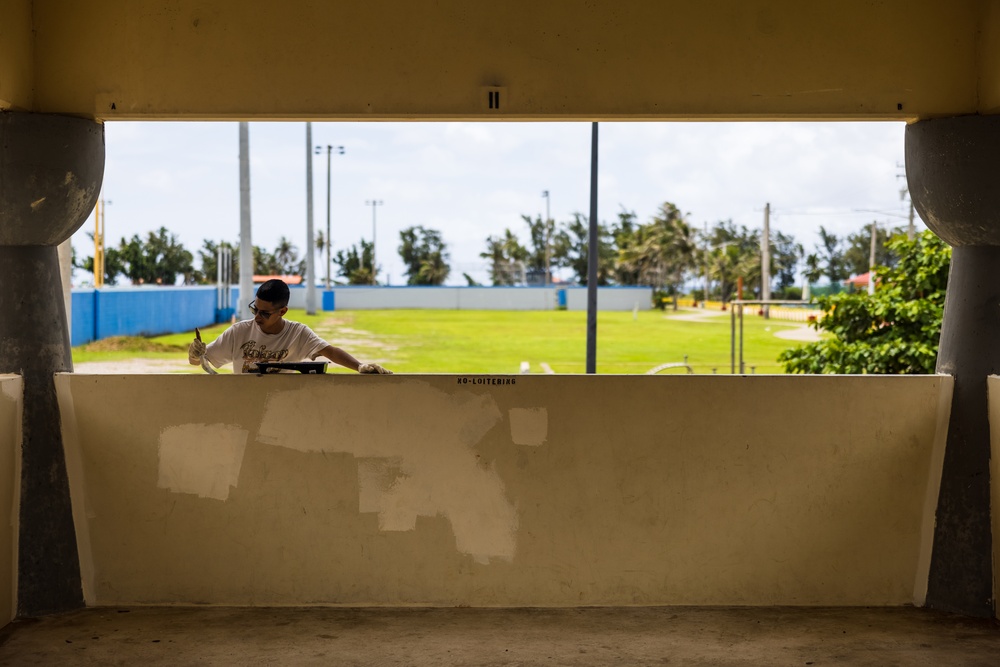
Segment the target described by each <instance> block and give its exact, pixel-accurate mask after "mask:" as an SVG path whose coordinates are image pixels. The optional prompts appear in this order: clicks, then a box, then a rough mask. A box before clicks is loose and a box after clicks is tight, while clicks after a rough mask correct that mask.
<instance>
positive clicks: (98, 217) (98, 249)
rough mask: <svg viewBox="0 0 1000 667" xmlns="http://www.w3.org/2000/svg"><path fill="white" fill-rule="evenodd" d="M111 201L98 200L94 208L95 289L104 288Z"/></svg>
mask: <svg viewBox="0 0 1000 667" xmlns="http://www.w3.org/2000/svg"><path fill="white" fill-rule="evenodd" d="M110 205H111V200H110V199H109V200H107V201H105V200H104V199H103V198H102V199H98V200H97V204H96V206H95V207H94V287H104V250H105V247H106V246H105V243H104V233H105V231H106V226H107V220H108V208H107V207H108V206H110Z"/></svg>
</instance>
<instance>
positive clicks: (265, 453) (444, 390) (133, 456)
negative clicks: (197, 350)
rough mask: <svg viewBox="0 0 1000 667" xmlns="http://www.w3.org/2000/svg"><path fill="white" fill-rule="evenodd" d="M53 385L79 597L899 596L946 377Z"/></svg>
mask: <svg viewBox="0 0 1000 667" xmlns="http://www.w3.org/2000/svg"><path fill="white" fill-rule="evenodd" d="M56 385H57V390H58V394H59V399H60V406H61V411H62V415H63V429H64V438H65V442H66V446H67V448H68V450H70V449H71V450H72V452H71V451H68V452H67V460H68V462H69V464H70V473H71V481H72V489H73V500H74V515H75V518H76V526H77V532H78V536H79V544H80V556H81V567H82V569H83V571H84V592H85V596H86V600H87V603H88V604H89V605H108V604H136V603H142V604H185V603H187V604H193V603H210V604H228V605H269V606H275V605H278V606H280V605H303V604H353V605H369V604H371V605H388V606H392V605H407V604H419V605H442V606H454V605H473V606H522V605H523V606H577V605H581V604H582V605H659V604H695V605H706V604H708V605H710V604H745V605H776V604H798V605H830V604H838V605H899V604H907V603H913V602H915V601H917V600H918V599H919V596H920V594H921V587H922V586H923V585H925V583H926V563H927V561H928V552H927V550H928V549H929V545H930V535H929V531H930V529H931V527H932V525H933V522H932V519H931V518H929V517H928V508H933V507H934V503H935V502H936V497H933V498H932V497H931V496H933V495H934V494H935V492H936V485H935V484H934V481H935V480H936V478H937V476H938V475H939V472H936V471H935V468H934V466H935V460H936V458H935V451H936V447H938V446H939V445H940V441H941V438H942V434H943V432H944V430H943V425H946V424H947V419H948V406H949V405H950V388H951V378H949V377H944V376H923V377H871V376H868V377H835V376H825V377H786V376H754V377H738V378H728V377H716V376H691V377H684V376H660V377H656V376H638V377H636V376H451V375H446V376H440V375H435V376H405V375H393V376H383V377H369V376H348V375H336V376H334V375H330V376H269V377H253V376H213V377H209V376H194V375H192V376H173V375H169V376H167V375H163V376H110V375H109V376H80V375H72V374H66V375H58V376H57V378H56ZM74 452H75V453H74ZM930 516H931V517H932V516H933V512H931V515H930Z"/></svg>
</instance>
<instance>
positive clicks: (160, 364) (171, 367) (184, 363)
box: [73, 353, 205, 375]
mask: <svg viewBox="0 0 1000 667" xmlns="http://www.w3.org/2000/svg"><path fill="white" fill-rule="evenodd" d="M73 370H74V372H76V373H81V374H83V375H128V374H132V373H135V374H145V373H204V372H205V371H203V370H202V369H201V366H192V365H191V364H189V363H188V360H187V353H185V354H184V357H183V358H177V359H141V358H137V359H119V360H118V361H86V362H83V363H79V364H74V365H73Z"/></svg>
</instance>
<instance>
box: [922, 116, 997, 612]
mask: <svg viewBox="0 0 1000 667" xmlns="http://www.w3.org/2000/svg"><path fill="white" fill-rule="evenodd" d="M998 173H1000V116H963V117H958V118H946V119H937V120H927V121H921V122H918V123H914V124H912V125H909V126H908V127H907V129H906V177H907V183H908V186H909V189H910V194H911V195H912V197H913V204H914V206H915V207H916V209H917V211H918V212H919V213H920V217H921V218H923V219H924V220H925V221H926V222H927V226H928V227H930V229H931V230H932V231H933V232H934V233H935V234H937V235H938V236H940V237H941V238H942V239H944V240H945V241H946V242H948V243H949V244H950V245H951V246H952V247H953V252H952V260H951V272H950V274H949V277H948V294H947V297H946V299H945V308H944V323H943V326H942V330H941V339H940V348H939V350H938V359H937V371H938V372H939V373H948V374H950V375H953V376H954V377H955V394H954V398H953V399H952V409H951V420H950V423H949V426H948V440H947V448H946V450H945V457H944V469H943V473H942V479H941V491H940V495H939V497H938V505H937V514H936V517H935V518H936V524H935V531H934V547H933V553H932V556H931V568H930V579H929V581H928V588H927V606H929V607H933V608H936V609H943V610H948V611H955V612H959V613H963V614H968V615H972V616H982V617H993V614H994V605H995V600H994V599H993V563H992V539H993V538H992V534H991V523H990V426H989V420H988V413H987V390H986V377H987V376H988V375H995V374H1000V280H998V279H997V276H998V275H1000V188H998V187H997V175H998Z"/></svg>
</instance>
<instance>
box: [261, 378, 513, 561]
mask: <svg viewBox="0 0 1000 667" xmlns="http://www.w3.org/2000/svg"><path fill="white" fill-rule="evenodd" d="M324 402H325V403H326V404H327V405H335V406H337V409H336V410H324V411H320V412H317V411H316V410H315V409H313V408H312V407H311V406H314V405H315V404H316V394H315V391H313V390H294V391H282V392H275V393H272V394H271V395H269V396H268V398H267V404H266V405H265V408H264V416H263V418H262V420H261V427H260V432H259V434H258V436H257V440H258V441H260V442H262V443H265V444H271V445H276V446H279V447H287V448H290V449H295V450H298V451H304V452H346V453H349V454H353V455H354V456H355V457H356V458H357V461H358V485H359V498H358V504H359V508H360V510H361V511H362V512H377V513H378V524H379V529H380V530H384V531H405V530H414V528H415V527H416V521H417V517H418V516H443V517H445V518H447V519H448V521H449V522H450V523H451V526H452V530H453V532H454V534H455V544H456V547H457V549H458V550H459V552H461V553H464V554H468V555H470V556H472V557H473V558H474V559H475V560H476V561H477V562H480V563H488V562H489V560H490V559H492V558H499V559H503V560H508V561H509V560H511V559H513V557H514V553H515V551H516V541H517V537H516V534H517V526H518V518H517V512H516V511H515V509H514V506H513V504H512V503H511V502H510V501H509V500H508V499H507V496H506V491H505V488H504V485H503V480H501V479H500V476H499V475H498V474H497V472H496V470H495V469H494V468H493V467H492V465H488V464H487V465H484V464H483V463H481V459H480V458H479V457H478V456H477V454H476V450H475V445H477V444H478V443H479V441H480V440H481V439H482V438H483V436H484V435H485V434H486V433H487V432H488V431H489V430H490V429H491V428H493V426H495V425H496V424H498V423H499V422H500V420H501V418H502V415H501V413H500V410H499V408H498V407H497V405H496V401H494V400H493V398H492V397H491V396H490V395H489V394H478V393H473V392H468V391H459V392H457V393H454V394H451V393H446V392H443V391H440V390H437V389H434V388H432V387H431V386H430V385H429V384H428V383H426V382H420V381H414V382H407V383H404V384H395V383H394V384H392V385H381V386H378V387H358V386H346V385H342V386H337V385H334V386H331V387H329V388H326V387H324ZM417 434H419V437H417ZM417 443H419V446H418V444H417Z"/></svg>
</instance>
